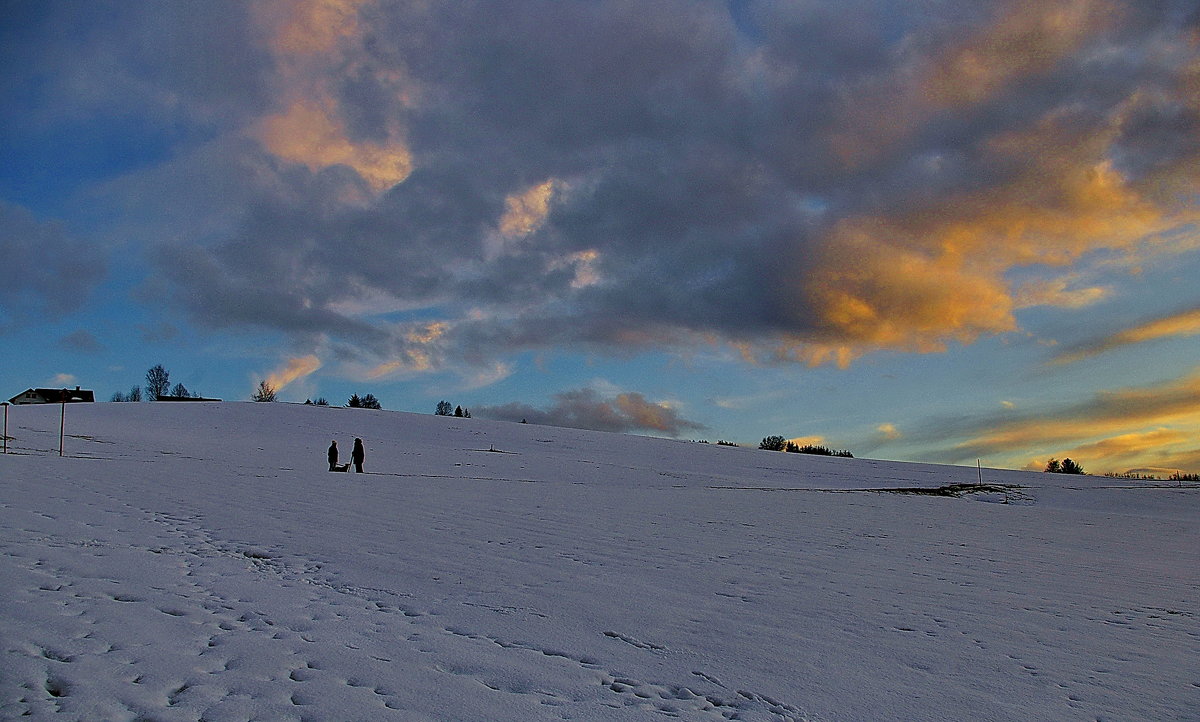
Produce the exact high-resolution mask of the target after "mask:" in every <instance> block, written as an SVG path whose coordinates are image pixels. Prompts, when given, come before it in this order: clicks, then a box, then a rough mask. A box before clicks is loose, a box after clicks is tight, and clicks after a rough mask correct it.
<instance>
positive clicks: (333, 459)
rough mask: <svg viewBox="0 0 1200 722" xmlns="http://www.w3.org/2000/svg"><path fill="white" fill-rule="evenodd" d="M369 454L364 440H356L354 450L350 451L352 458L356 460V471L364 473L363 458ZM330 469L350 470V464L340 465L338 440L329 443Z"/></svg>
mask: <svg viewBox="0 0 1200 722" xmlns="http://www.w3.org/2000/svg"><path fill="white" fill-rule="evenodd" d="M366 456H367V450H366V449H365V448H363V440H362V439H355V440H354V450H353V451H351V452H350V460H351V461H352V462H354V471H355V472H356V473H359V474H361V473H363V468H362V465H363V459H365V458H366ZM329 470H330V471H349V470H350V464H346V465H344V466H338V445H337V441H336V440H335V441H332V442H330V444H329Z"/></svg>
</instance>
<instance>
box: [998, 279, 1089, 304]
mask: <svg viewBox="0 0 1200 722" xmlns="http://www.w3.org/2000/svg"><path fill="white" fill-rule="evenodd" d="M1111 295H1112V289H1110V288H1106V287H1103V286H1085V287H1082V288H1079V287H1072V286H1071V283H1070V281H1069V280H1068V279H1065V278H1056V279H1053V280H1046V281H1033V282H1030V283H1026V284H1024V285H1022V286H1021V287H1019V288H1018V289H1017V290H1016V293H1015V295H1014V297H1013V302H1014V303H1015V304H1016V307H1017V308H1029V307H1030V306H1056V307H1058V308H1070V309H1078V308H1087V307H1088V306H1091V305H1093V304H1097V303H1100V302H1101V301H1103V300H1105V299H1106V298H1108V297H1109V296H1111Z"/></svg>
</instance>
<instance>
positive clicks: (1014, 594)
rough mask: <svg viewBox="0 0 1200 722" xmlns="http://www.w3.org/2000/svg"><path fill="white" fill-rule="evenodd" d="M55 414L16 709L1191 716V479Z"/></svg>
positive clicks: (319, 421)
mask: <svg viewBox="0 0 1200 722" xmlns="http://www.w3.org/2000/svg"><path fill="white" fill-rule="evenodd" d="M59 411H60V410H59V408H58V407H45V408H33V407H21V408H14V409H11V410H10V421H9V424H10V426H9V433H10V436H12V437H13V440H12V441H11V442H10V451H16V452H17V453H15V454H10V455H8V456H3V457H0V545H2V551H3V557H2V558H0V609H2V610H3V612H2V615H0V718H4V719H8V718H14V717H20V716H22V715H25V714H29V715H31V716H32V717H34V718H46V717H50V716H56V718H61V719H81V720H84V719H86V720H134V719H154V720H200V719H203V720H250V719H260V720H285V719H296V720H300V719H303V720H374V719H397V720H535V719H547V720H549V719H572V720H654V719H665V718H680V719H688V720H723V719H741V720H883V719H897V720H899V719H903V720H967V719H971V720H1097V719H1104V720H1172V719H1174V720H1196V719H1200V489H1197V488H1196V487H1195V486H1194V485H1192V486H1191V487H1190V488H1182V489H1181V488H1166V487H1162V486H1157V485H1147V484H1130V483H1123V482H1114V481H1113V480H1109V479H1098V478H1092V477H1083V478H1081V477H1064V476H1059V475H1052V474H1029V473H1021V472H1004V471H993V470H987V469H985V470H984V481H985V482H988V483H989V484H992V485H995V486H994V487H992V489H991V490H990V491H987V492H981V493H975V494H967V495H965V496H962V497H951V496H929V495H914V494H901V493H890V492H880V491H865V490H868V489H883V488H891V489H896V488H905V487H923V488H930V489H932V488H936V487H942V486H946V485H950V484H963V483H973V482H975V481H976V470H975V469H970V468H960V467H943V466H928V465H916V464H900V463H892V462H875V461H869V460H860V459H833V458H825V457H814V456H807V455H801V454H781V453H771V452H764V451H758V450H750V449H735V448H728V447H718V446H714V445H707V444H693V443H686V442H677V441H668V440H662V439H649V438H642V437H631V436H622V435H614V434H601V433H593V432H586V431H578V430H568V429H557V428H548V427H538V426H531V425H521V424H503V423H494V422H488V421H485V420H481V419H455V418H448V417H434V416H417V415H410V414H401V413H393V412H375V411H367V410H358V409H338V408H317V407H302V406H292V405H284V404H250V403H226V404H94V405H77V406H71V407H68V408H67V410H66V411H67V433H68V437H67V439H66V451H67V456H66V457H65V458H59V457H58V423H59ZM356 436H359V437H362V438H363V439H364V440H365V441H366V446H367V460H366V470H367V472H368V473H367V474H363V475H355V474H331V473H329V472H327V471H325V458H324V457H325V449H326V448H327V447H328V445H329V441H330V439H337V440H338V445H339V446H340V447H341V448H342V454H343V458H345V457H347V456H348V453H349V449H350V447H351V444H352V442H353V439H354V437H356ZM1018 486H1019V487H1021V488H1017V487H1018ZM1006 501H1007V502H1008V503H1003V502H1006Z"/></svg>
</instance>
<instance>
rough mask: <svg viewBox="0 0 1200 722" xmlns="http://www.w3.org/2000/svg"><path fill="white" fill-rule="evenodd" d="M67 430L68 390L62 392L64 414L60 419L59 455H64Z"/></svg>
mask: <svg viewBox="0 0 1200 722" xmlns="http://www.w3.org/2000/svg"><path fill="white" fill-rule="evenodd" d="M66 429H67V390H66V389H63V390H62V412H61V413H60V414H59V417H58V455H59V456H62V455H63V437H64V436H65V434H66Z"/></svg>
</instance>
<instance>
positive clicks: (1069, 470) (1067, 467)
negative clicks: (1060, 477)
mask: <svg viewBox="0 0 1200 722" xmlns="http://www.w3.org/2000/svg"><path fill="white" fill-rule="evenodd" d="M1062 473H1064V474H1082V473H1083V467H1082V466H1080V465H1079V464H1078V463H1076V462H1074V461H1072V460H1071V459H1063V460H1062Z"/></svg>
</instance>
